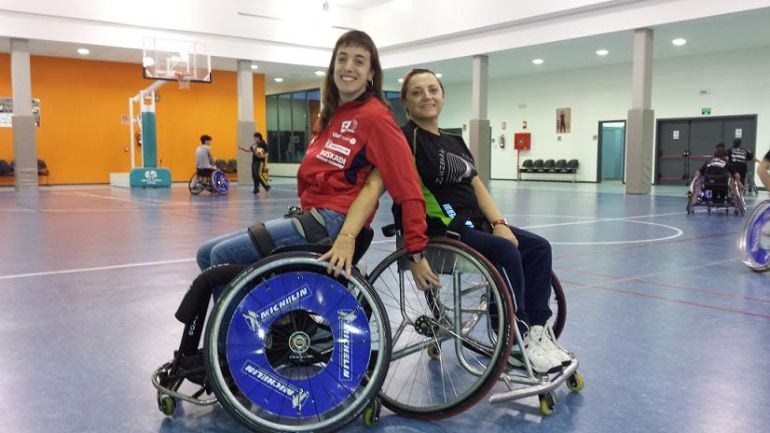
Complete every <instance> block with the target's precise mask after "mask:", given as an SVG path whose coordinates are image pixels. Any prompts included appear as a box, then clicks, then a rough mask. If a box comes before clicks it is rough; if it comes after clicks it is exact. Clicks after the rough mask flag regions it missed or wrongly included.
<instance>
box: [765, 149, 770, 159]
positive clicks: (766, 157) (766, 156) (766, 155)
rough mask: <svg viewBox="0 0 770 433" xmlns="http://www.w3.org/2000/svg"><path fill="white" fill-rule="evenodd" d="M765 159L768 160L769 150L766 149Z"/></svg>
mask: <svg viewBox="0 0 770 433" xmlns="http://www.w3.org/2000/svg"><path fill="white" fill-rule="evenodd" d="M765 159H766V160H768V161H770V150H768V151H767V153H766V154H765Z"/></svg>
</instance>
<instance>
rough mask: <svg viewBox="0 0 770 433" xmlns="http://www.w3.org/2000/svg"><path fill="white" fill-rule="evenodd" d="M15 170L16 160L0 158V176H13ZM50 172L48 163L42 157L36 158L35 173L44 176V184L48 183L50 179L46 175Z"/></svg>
mask: <svg viewBox="0 0 770 433" xmlns="http://www.w3.org/2000/svg"><path fill="white" fill-rule="evenodd" d="M14 171H16V161H13V160H12V161H11V162H10V163H9V162H8V161H6V160H4V159H0V176H9V177H10V176H13V174H14ZM49 174H51V172H50V171H49V170H48V164H46V163H45V161H43V160H42V159H38V160H37V175H38V176H40V177H44V178H45V183H46V185H50V184H51V181H50V180H49V179H48V175H49Z"/></svg>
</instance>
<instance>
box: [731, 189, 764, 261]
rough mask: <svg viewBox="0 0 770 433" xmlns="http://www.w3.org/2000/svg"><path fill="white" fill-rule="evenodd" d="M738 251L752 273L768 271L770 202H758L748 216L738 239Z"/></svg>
mask: <svg viewBox="0 0 770 433" xmlns="http://www.w3.org/2000/svg"><path fill="white" fill-rule="evenodd" d="M738 251H739V254H740V258H741V261H742V262H743V264H745V265H746V266H748V267H749V268H750V269H751V270H752V271H757V272H764V271H767V270H770V200H765V201H762V202H760V203H759V204H758V205H757V206H756V207H755V208H754V210H752V211H751V213H750V214H749V217H748V219H747V220H746V222H745V223H744V225H743V231H742V232H741V235H740V237H739V238H738Z"/></svg>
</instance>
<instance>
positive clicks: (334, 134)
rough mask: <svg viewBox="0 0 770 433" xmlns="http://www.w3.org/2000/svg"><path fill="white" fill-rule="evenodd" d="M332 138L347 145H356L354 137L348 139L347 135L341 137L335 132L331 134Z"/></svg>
mask: <svg viewBox="0 0 770 433" xmlns="http://www.w3.org/2000/svg"><path fill="white" fill-rule="evenodd" d="M332 138H336V139H337V140H342V141H345V142H347V143H349V144H350V145H351V146H352V145H355V144H356V137H349V136H347V135H342V134H340V133H337V132H332Z"/></svg>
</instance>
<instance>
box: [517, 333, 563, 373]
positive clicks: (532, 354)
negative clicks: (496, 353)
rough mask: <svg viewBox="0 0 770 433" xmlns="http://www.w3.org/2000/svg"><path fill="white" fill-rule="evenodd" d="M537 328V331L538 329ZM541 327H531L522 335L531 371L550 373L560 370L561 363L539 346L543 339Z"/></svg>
mask: <svg viewBox="0 0 770 433" xmlns="http://www.w3.org/2000/svg"><path fill="white" fill-rule="evenodd" d="M538 328H539V329H538ZM543 333H544V331H543V327H542V326H533V327H531V328H530V329H529V331H528V332H527V333H526V334H524V338H523V340H524V341H523V343H524V350H525V351H526V352H527V357H528V358H529V363H530V364H531V365H532V370H534V371H535V372H537V373H550V372H552V371H555V370H559V369H561V367H562V365H561V361H560V360H559V359H557V358H556V357H554V356H551V355H550V354H549V353H548V352H547V351H546V350H545V349H544V348H543V346H542V345H541V344H540V340H542V338H543Z"/></svg>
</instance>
